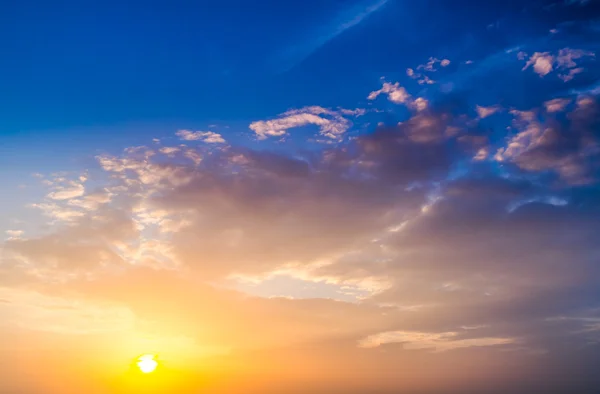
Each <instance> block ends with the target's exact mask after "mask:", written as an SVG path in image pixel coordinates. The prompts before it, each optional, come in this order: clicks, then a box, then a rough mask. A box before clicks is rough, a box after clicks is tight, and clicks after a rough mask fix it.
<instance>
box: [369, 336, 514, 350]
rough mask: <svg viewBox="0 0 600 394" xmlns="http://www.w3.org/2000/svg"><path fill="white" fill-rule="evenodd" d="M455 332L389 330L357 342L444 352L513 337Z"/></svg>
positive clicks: (510, 340)
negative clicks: (462, 336) (467, 335)
mask: <svg viewBox="0 0 600 394" xmlns="http://www.w3.org/2000/svg"><path fill="white" fill-rule="evenodd" d="M457 336H458V333H457V332H442V333H427V332H414V331H413V332H411V331H389V332H383V333H380V334H376V335H372V336H369V337H367V338H365V339H363V340H362V341H360V342H359V346H360V347H365V348H372V347H378V346H381V345H384V344H387V343H402V344H403V347H404V349H433V350H434V351H436V352H444V351H449V350H454V349H461V348H469V347H482V346H499V345H508V344H513V343H515V342H516V340H515V339H514V338H469V339H459V338H457Z"/></svg>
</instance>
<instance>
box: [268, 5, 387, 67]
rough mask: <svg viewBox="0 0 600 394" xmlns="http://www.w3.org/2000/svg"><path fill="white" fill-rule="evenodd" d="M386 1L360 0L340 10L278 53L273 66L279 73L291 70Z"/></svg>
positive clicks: (363, 19) (378, 8)
mask: <svg viewBox="0 0 600 394" xmlns="http://www.w3.org/2000/svg"><path fill="white" fill-rule="evenodd" d="M388 2H389V0H378V1H369V2H361V3H360V4H358V5H355V6H352V7H350V8H347V9H344V10H342V11H340V12H339V13H338V14H337V15H336V17H335V18H334V19H333V20H331V22H330V23H328V24H327V25H325V26H324V27H322V28H321V29H319V31H315V32H313V35H312V36H311V37H310V38H309V39H307V40H306V41H305V42H302V43H298V44H295V45H291V46H289V47H288V48H286V49H285V50H284V51H282V52H280V53H278V54H277V55H276V56H275V57H274V59H273V62H274V63H275V67H276V68H277V69H278V71H279V72H281V73H283V72H286V71H289V70H291V69H292V68H294V67H295V66H296V65H298V64H299V63H301V62H302V61H304V60H305V59H307V58H308V57H310V56H311V55H312V54H313V53H314V52H315V51H317V50H318V49H319V48H321V47H322V46H324V45H325V44H327V43H328V42H330V41H331V40H333V39H334V38H336V37H338V36H339V35H341V34H342V33H344V32H345V31H347V30H348V29H351V28H353V27H355V26H358V25H359V24H361V23H362V22H364V21H365V20H367V19H368V18H369V16H371V15H372V14H373V13H375V12H377V11H379V10H380V9H381V8H383V7H384V6H385V5H386V4H387V3H388Z"/></svg>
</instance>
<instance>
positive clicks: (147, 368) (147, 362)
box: [136, 354, 158, 373]
mask: <svg viewBox="0 0 600 394" xmlns="http://www.w3.org/2000/svg"><path fill="white" fill-rule="evenodd" d="M136 364H137V366H138V368H139V369H140V371H142V372H143V373H152V372H154V371H155V370H156V367H158V362H157V361H156V355H154V354H144V355H142V356H140V357H138V359H137V363H136Z"/></svg>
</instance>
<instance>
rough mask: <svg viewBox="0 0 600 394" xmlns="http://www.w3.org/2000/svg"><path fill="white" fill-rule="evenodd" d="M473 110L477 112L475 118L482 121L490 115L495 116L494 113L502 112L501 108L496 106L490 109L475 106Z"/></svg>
mask: <svg viewBox="0 0 600 394" xmlns="http://www.w3.org/2000/svg"><path fill="white" fill-rule="evenodd" d="M475 110H476V111H477V116H478V117H479V118H480V119H484V118H487V117H488V116H491V115H493V114H495V113H496V112H498V111H500V110H502V108H501V107H500V106H498V105H493V106H491V107H483V106H480V105H476V106H475Z"/></svg>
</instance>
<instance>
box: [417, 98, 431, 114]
mask: <svg viewBox="0 0 600 394" xmlns="http://www.w3.org/2000/svg"><path fill="white" fill-rule="evenodd" d="M428 105H429V102H428V101H427V100H425V99H424V98H423V97H417V98H416V99H415V101H413V107H414V108H416V110H417V111H423V110H424V109H427V106H428Z"/></svg>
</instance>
